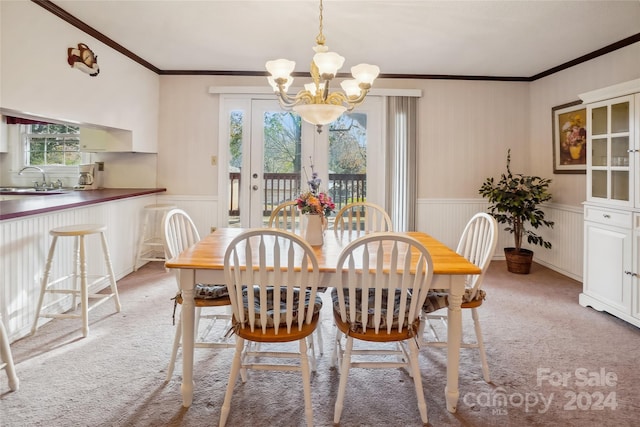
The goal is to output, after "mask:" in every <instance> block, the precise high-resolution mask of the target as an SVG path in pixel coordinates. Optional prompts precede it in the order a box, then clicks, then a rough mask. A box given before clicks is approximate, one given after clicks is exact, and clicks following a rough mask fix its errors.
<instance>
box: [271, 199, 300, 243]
mask: <svg viewBox="0 0 640 427" xmlns="http://www.w3.org/2000/svg"><path fill="white" fill-rule="evenodd" d="M269 227H270V228H278V229H280V230H288V231H291V232H292V233H295V234H298V235H302V213H301V211H300V209H298V203H297V202H296V201H295V200H291V201H289V202H284V203H281V204H279V205H278V206H276V207H275V208H273V211H271V216H269Z"/></svg>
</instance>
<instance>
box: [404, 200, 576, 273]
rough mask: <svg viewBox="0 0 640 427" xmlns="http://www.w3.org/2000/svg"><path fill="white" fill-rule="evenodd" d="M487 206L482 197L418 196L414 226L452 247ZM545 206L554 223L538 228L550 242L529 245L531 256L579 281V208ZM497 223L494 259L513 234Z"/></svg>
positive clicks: (501, 253)
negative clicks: (474, 217)
mask: <svg viewBox="0 0 640 427" xmlns="http://www.w3.org/2000/svg"><path fill="white" fill-rule="evenodd" d="M487 207H488V203H487V202H486V200H484V199H419V200H418V201H417V203H416V228H417V230H419V231H424V232H425V233H428V234H430V235H432V236H433V237H435V238H436V239H438V240H440V241H441V242H443V243H445V244H446V245H447V246H449V247H451V248H455V247H456V246H457V244H458V239H459V238H460V234H461V233H462V231H463V230H464V227H465V225H466V224H467V221H469V219H470V218H471V217H472V216H473V215H474V214H476V213H477V212H486V210H487ZM544 210H545V213H546V216H547V218H548V219H550V220H552V221H554V222H555V225H554V227H553V229H549V228H544V229H542V228H539V229H538V230H537V232H538V234H540V235H542V236H543V237H544V238H545V240H549V241H550V242H551V243H552V248H551V249H544V248H542V247H540V246H535V247H528V248H529V249H532V250H534V252H535V255H534V260H535V261H536V262H538V263H540V264H542V265H545V266H546V267H549V268H551V269H552V270H555V271H557V272H559V273H562V274H564V275H566V276H568V277H571V278H572V279H575V280H578V281H582V262H583V261H582V260H583V253H582V244H583V211H582V208H581V207H574V206H565V205H558V204H553V203H550V204H547V205H545V207H544ZM498 226H499V228H500V236H499V240H498V246H497V249H496V254H495V256H494V259H504V252H503V249H504V248H505V247H512V246H513V236H512V235H511V234H509V233H507V232H505V231H504V230H503V228H504V224H499V225H498Z"/></svg>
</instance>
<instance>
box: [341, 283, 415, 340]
mask: <svg viewBox="0 0 640 427" xmlns="http://www.w3.org/2000/svg"><path fill="white" fill-rule="evenodd" d="M342 291H343V293H344V299H345V307H346V311H347V316H349V311H350V306H351V302H350V301H349V290H348V289H343V290H342ZM401 292H402V291H401V290H399V289H396V291H395V301H394V304H393V305H394V313H393V317H392V325H391V326H392V328H397V327H398V323H399V319H400V312H399V304H400V297H401V295H402V294H401ZM388 294H389V291H388V289H383V290H382V310H381V314H382V315H381V319H380V325H379V326H380V329H386V328H387V296H388ZM361 296H362V289H356V301H355V304H356V318H355V319H347V321H348V323H349V324H350V325H351V326H350V328H351V330H352V331H354V332H360V331H362V329H363V328H362V327H363V324H362V297H361ZM331 300H332V301H333V311H334V315H337V316H338V317H340V305H339V303H338V290H337V289H336V288H333V289H332V290H331ZM374 303H375V289H369V303H368V310H367V311H368V316H367V325H366V326H367V329H373V328H375V326H376V325H375V319H374V316H373V313H374V311H375V310H374ZM410 303H411V296H408V297H407V307H408V306H409V305H410ZM409 323H410V322H409V316H408V312H405V313H404V321H403V325H404V327H406V326H407V325H408V324H409Z"/></svg>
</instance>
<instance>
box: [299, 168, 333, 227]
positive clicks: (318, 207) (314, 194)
mask: <svg viewBox="0 0 640 427" xmlns="http://www.w3.org/2000/svg"><path fill="white" fill-rule="evenodd" d="M321 182H322V180H321V179H320V178H319V177H318V174H317V172H315V171H314V170H313V165H311V179H310V180H308V181H307V184H309V191H305V192H304V193H302V194H300V196H299V197H298V198H297V199H296V202H297V203H298V209H300V211H301V212H302V213H303V214H310V215H322V216H323V217H327V216H329V215H331V214H332V213H333V211H334V209H335V208H336V204H335V203H333V200H331V196H329V195H328V194H327V193H325V192H322V191H320V184H321Z"/></svg>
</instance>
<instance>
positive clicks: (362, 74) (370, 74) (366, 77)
mask: <svg viewBox="0 0 640 427" xmlns="http://www.w3.org/2000/svg"><path fill="white" fill-rule="evenodd" d="M378 74H380V68H378V66H377V65H370V64H358V65H356V66H355V67H351V75H353V78H354V79H356V80H357V81H358V83H364V84H367V85H369V86H371V85H372V84H373V81H374V80H375V79H376V77H378Z"/></svg>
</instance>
